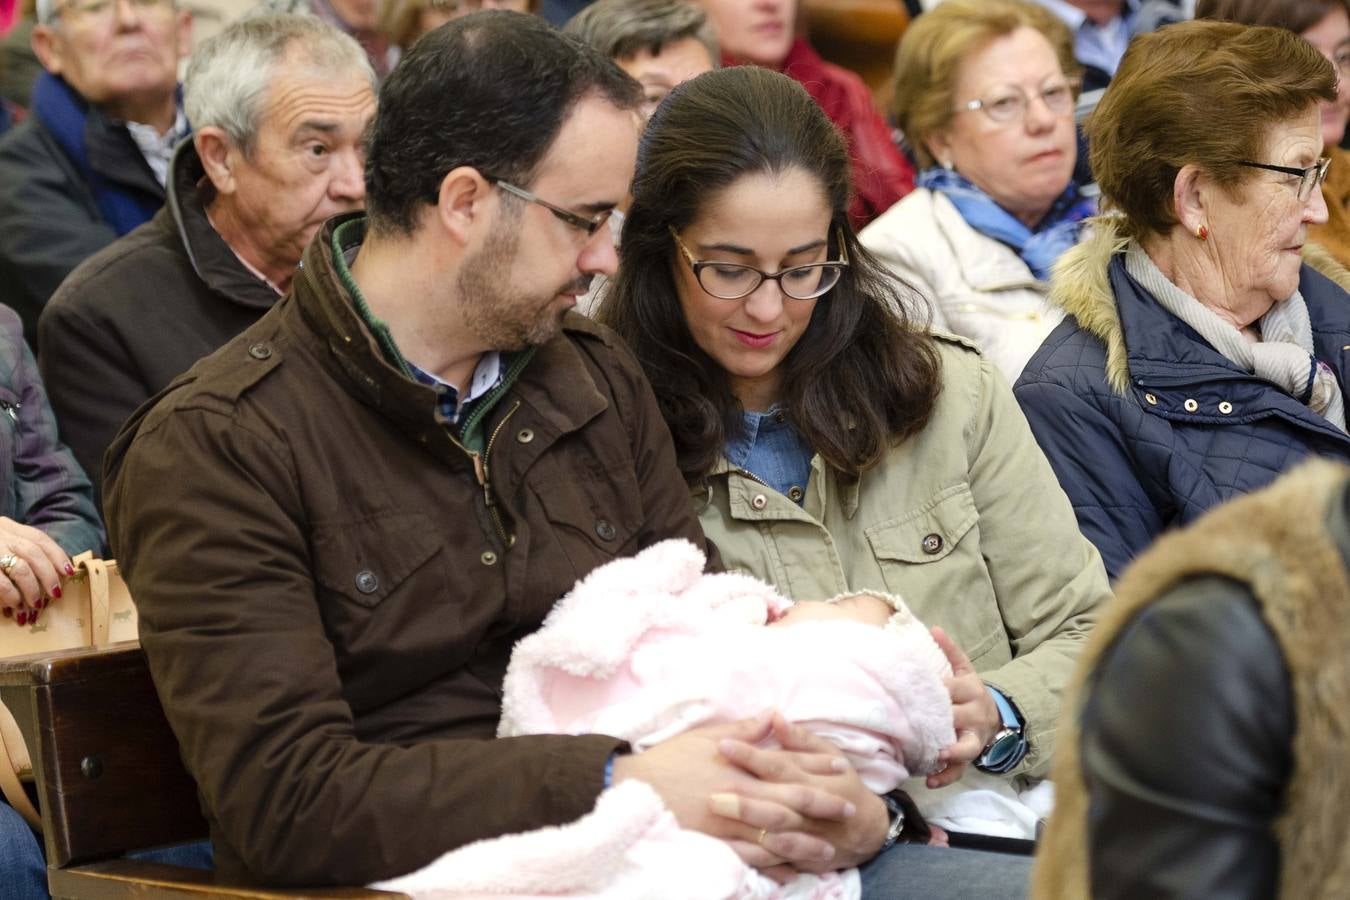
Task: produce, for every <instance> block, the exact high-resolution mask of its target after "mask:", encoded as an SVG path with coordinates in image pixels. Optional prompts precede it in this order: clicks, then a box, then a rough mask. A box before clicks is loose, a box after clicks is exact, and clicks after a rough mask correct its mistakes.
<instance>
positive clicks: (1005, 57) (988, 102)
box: [862, 0, 1095, 381]
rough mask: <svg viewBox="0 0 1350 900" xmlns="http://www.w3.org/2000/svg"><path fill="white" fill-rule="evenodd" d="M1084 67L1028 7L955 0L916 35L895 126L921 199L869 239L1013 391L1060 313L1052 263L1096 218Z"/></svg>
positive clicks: (907, 51) (1060, 32)
mask: <svg viewBox="0 0 1350 900" xmlns="http://www.w3.org/2000/svg"><path fill="white" fill-rule="evenodd" d="M1078 73H1079V67H1078V63H1077V62H1075V60H1074V57H1073V41H1072V38H1071V37H1070V35H1069V30H1068V29H1067V28H1066V27H1065V26H1064V24H1063V23H1062V22H1061V21H1060V20H1059V19H1058V18H1056V17H1055V16H1054V14H1053V13H1051V12H1049V11H1048V10H1046V9H1044V8H1042V7H1040V6H1036V5H1035V4H1031V3H1021V2H1017V0H948V2H946V3H943V4H942V5H941V6H939V7H937V8H936V9H934V10H933V11H932V12H929V13H925V14H924V15H923V16H921V17H920V18H919V19H918V20H917V21H916V22H915V23H914V24H913V25H912V26H910V28H909V30H908V31H907V32H906V33H905V36H904V39H903V40H902V41H901V42H900V49H899V52H898V54H897V56H896V63H895V101H894V111H895V116H896V120H897V121H898V123H899V124H900V127H901V129H902V130H903V131H904V132H905V135H906V137H907V138H908V139H909V142H910V145H911V146H912V147H913V148H914V153H915V155H916V156H917V157H918V160H919V165H920V172H919V176H918V178H917V185H918V187H917V189H916V190H915V191H914V192H913V193H912V194H910V195H909V196H907V197H905V198H904V199H903V200H901V201H900V202H899V203H897V204H896V205H895V206H893V207H891V209H890V210H889V211H888V212H886V213H885V214H884V215H882V216H881V217H880V218H878V219H877V220H876V221H875V222H873V223H872V224H871V225H869V226H868V227H867V228H866V229H865V230H864V231H863V233H862V241H863V244H864V246H866V247H867V248H868V249H870V250H872V252H874V253H875V254H876V255H877V256H878V257H879V258H880V259H881V260H882V261H883V262H885V263H886V265H887V266H888V267H889V268H890V269H891V271H893V272H894V273H895V274H897V275H898V276H900V278H901V279H903V280H904V281H906V282H908V283H909V284H911V285H913V286H914V287H916V288H917V289H918V290H919V291H920V293H922V294H923V295H924V296H925V297H926V298H927V299H928V302H929V305H930V310H929V313H930V315H931V325H932V327H933V328H935V329H939V330H945V331H951V332H953V333H955V334H959V335H962V336H964V337H967V338H970V339H971V340H973V341H974V342H975V343H977V344H978V345H980V347H981V348H982V349H983V350H984V352H985V353H987V354H988V355H989V356H990V358H991V359H993V360H994V362H995V363H996V364H997V365H998V367H999V369H1000V370H1001V371H1002V372H1003V375H1004V376H1005V377H1006V378H1007V379H1008V380H1009V381H1012V380H1013V379H1015V378H1016V377H1017V376H1018V374H1019V373H1020V372H1021V371H1022V366H1023V365H1024V364H1025V363H1026V361H1027V359H1028V358H1030V356H1031V354H1032V353H1033V352H1035V350H1036V348H1037V347H1039V346H1040V343H1041V341H1042V340H1043V339H1044V338H1045V336H1046V335H1047V334H1049V333H1050V330H1051V329H1052V328H1054V327H1055V325H1056V324H1058V323H1059V320H1060V318H1061V317H1062V313H1060V312H1059V311H1058V310H1056V309H1055V308H1053V307H1051V306H1049V305H1048V304H1047V303H1046V293H1047V292H1048V290H1049V277H1050V266H1051V264H1052V263H1053V262H1054V261H1055V259H1056V258H1057V257H1058V256H1059V254H1061V253H1063V252H1064V251H1065V250H1066V249H1068V248H1069V247H1070V246H1072V245H1073V244H1074V242H1075V241H1076V240H1077V239H1078V234H1079V229H1080V227H1081V223H1082V220H1083V219H1084V218H1085V217H1087V216H1089V215H1091V214H1092V213H1093V212H1095V205H1094V204H1093V203H1092V201H1091V200H1089V199H1087V198H1085V197H1083V196H1082V194H1081V193H1080V192H1079V190H1078V186H1077V185H1076V184H1075V183H1074V182H1073V171H1074V163H1075V162H1076V161H1077V149H1078V148H1077V141H1076V134H1075V131H1074V119H1073V111H1074V98H1075V96H1076V94H1077V87H1078Z"/></svg>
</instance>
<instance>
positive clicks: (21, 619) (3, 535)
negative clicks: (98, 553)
mask: <svg viewBox="0 0 1350 900" xmlns="http://www.w3.org/2000/svg"><path fill="white" fill-rule="evenodd" d="M63 574H65V575H74V574H75V566H74V565H73V564H72V563H71V561H70V557H69V556H67V555H66V552H65V551H64V550H62V549H61V548H60V546H58V545H57V543H56V541H54V540H52V539H51V538H50V537H48V536H47V534H46V533H44V532H43V531H41V530H39V529H37V528H33V527H32V526H29V525H23V524H20V523H19V522H16V521H14V520H13V519H11V518H9V517H7V516H0V613H2V614H3V615H4V617H5V618H9V619H13V620H14V621H15V622H16V623H18V624H19V625H30V624H32V623H33V622H36V621H37V620H38V616H39V615H40V614H41V612H42V610H43V609H45V608H46V607H47V605H48V604H49V603H51V602H52V601H53V600H57V599H59V598H60V597H61V576H62V575H63Z"/></svg>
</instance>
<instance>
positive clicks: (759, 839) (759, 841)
mask: <svg viewBox="0 0 1350 900" xmlns="http://www.w3.org/2000/svg"><path fill="white" fill-rule="evenodd" d="M768 835H769V829H767V828H761V829H760V830H759V837H757V838H755V843H756V844H759V845H760V846H761V847H763V846H764V838H766V837H768Z"/></svg>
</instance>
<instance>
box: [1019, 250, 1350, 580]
mask: <svg viewBox="0 0 1350 900" xmlns="http://www.w3.org/2000/svg"><path fill="white" fill-rule="evenodd" d="M1060 275H1061V273H1060V272H1059V271H1057V272H1056V278H1059V276H1060ZM1107 276H1108V279H1109V285H1110V293H1111V294H1112V295H1113V296H1114V307H1115V313H1116V315H1115V316H1112V315H1111V314H1110V311H1109V310H1103V309H1101V308H1096V309H1092V308H1090V307H1091V304H1093V303H1097V302H1104V303H1108V304H1109V302H1110V299H1111V298H1101V297H1093V296H1091V295H1092V290H1091V288H1090V287H1089V288H1088V289H1087V290H1080V291H1079V292H1078V297H1077V299H1076V300H1074V301H1073V302H1071V303H1065V304H1064V305H1065V306H1066V308H1068V309H1069V311H1070V316H1068V317H1066V318H1065V320H1064V321H1063V322H1061V323H1060V325H1059V327H1057V328H1056V329H1055V330H1054V331H1052V332H1051V333H1050V335H1049V337H1047V338H1046V339H1045V342H1044V343H1043V344H1041V348H1040V350H1038V351H1037V352H1036V354H1035V355H1034V356H1032V358H1031V361H1030V362H1028V363H1027V366H1026V368H1025V369H1024V370H1023V372H1022V376H1021V378H1019V379H1018V381H1017V384H1016V386H1015V387H1014V392H1015V393H1016V395H1017V400H1018V402H1019V403H1021V405H1022V410H1023V412H1025V413H1026V417H1027V420H1028V421H1029V422H1030V423H1031V429H1032V431H1033V432H1034V433H1035V435H1036V440H1037V441H1038V442H1039V443H1040V445H1041V449H1042V450H1044V451H1045V455H1046V456H1047V457H1048V458H1049V460H1050V464H1051V466H1052V467H1053V468H1054V470H1055V474H1056V475H1057V476H1058V477H1059V481H1060V484H1061V485H1062V486H1063V487H1064V490H1065V492H1066V493H1067V494H1068V495H1069V499H1070V500H1071V501H1073V506H1074V511H1075V513H1077V515H1078V526H1079V528H1080V529H1082V531H1083V534H1084V535H1085V536H1086V537H1087V538H1088V539H1089V540H1090V541H1092V542H1093V543H1094V544H1095V545H1096V546H1097V549H1098V550H1099V551H1101V554H1102V559H1103V560H1104V561H1105V563H1106V570H1107V572H1108V574H1109V575H1110V576H1111V578H1112V579H1113V580H1114V579H1116V578H1117V577H1119V575H1120V573H1121V571H1122V570H1123V569H1124V568H1125V566H1126V565H1127V564H1128V563H1129V562H1130V560H1131V559H1133V558H1134V557H1135V556H1137V555H1138V554H1139V553H1140V552H1141V551H1143V549H1144V548H1145V547H1147V546H1148V545H1149V544H1150V543H1151V542H1152V541H1153V539H1154V538H1155V537H1157V536H1158V534H1159V533H1160V532H1161V531H1163V530H1164V529H1165V528H1169V527H1172V526H1176V525H1184V524H1186V523H1187V522H1190V521H1192V520H1193V519H1196V518H1198V517H1199V516H1200V515H1201V514H1203V513H1204V512H1205V511H1206V510H1208V509H1209V508H1210V507H1212V506H1215V505H1217V504H1219V503H1222V502H1223V501H1225V500H1228V499H1229V498H1231V497H1235V496H1237V495H1239V494H1245V493H1247V492H1248V491H1252V490H1256V489H1257V488H1260V487H1262V486H1264V485H1266V484H1268V483H1270V482H1271V481H1273V480H1274V479H1275V478H1276V477H1277V476H1278V475H1280V474H1281V473H1282V472H1285V471H1287V470H1288V469H1289V468H1291V467H1292V466H1294V465H1295V464H1297V463H1298V462H1299V461H1300V460H1302V459H1304V458H1306V457H1308V456H1312V455H1319V456H1326V457H1330V458H1333V459H1339V460H1343V461H1350V437H1347V436H1346V434H1345V433H1343V432H1342V431H1340V430H1339V429H1337V428H1336V427H1335V426H1333V425H1331V423H1329V422H1328V421H1327V420H1326V419H1324V418H1322V417H1321V416H1320V415H1318V414H1317V413H1314V412H1313V411H1312V410H1311V409H1309V408H1308V407H1307V406H1305V405H1304V404H1303V403H1302V402H1300V401H1299V400H1298V399H1295V398H1294V397H1291V396H1289V395H1288V394H1286V393H1284V392H1283V391H1281V390H1280V389H1279V388H1277V387H1275V386H1274V385H1273V384H1271V383H1270V382H1268V381H1264V380H1262V379H1260V378H1257V377H1255V376H1253V375H1250V374H1248V373H1247V372H1246V371H1244V370H1243V369H1241V368H1239V367H1238V366H1236V365H1234V364H1233V363H1232V362H1229V361H1228V360H1227V359H1226V358H1224V357H1223V356H1221V355H1220V354H1219V353H1218V352H1217V351H1216V350H1214V348H1213V347H1211V346H1210V345H1209V344H1208V343H1207V342H1206V341H1205V340H1204V339H1203V338H1201V337H1200V335H1199V334H1198V333H1197V332H1196V331H1195V330H1193V329H1192V328H1191V327H1190V326H1189V325H1187V324H1186V323H1184V322H1182V321H1181V320H1180V319H1178V318H1176V317H1175V316H1173V315H1172V314H1171V313H1169V312H1167V311H1166V310H1165V309H1163V308H1162V307H1161V306H1160V305H1159V304H1158V303H1157V302H1156V301H1154V299H1153V298H1152V296H1151V295H1150V294H1149V293H1148V292H1147V291H1145V290H1144V288H1142V287H1141V286H1140V285H1139V283H1138V282H1136V281H1135V280H1134V279H1133V278H1131V277H1130V276H1129V274H1128V273H1127V272H1126V271H1125V265H1124V256H1123V255H1122V254H1119V253H1116V254H1114V255H1113V256H1112V257H1111V259H1110V263H1109V265H1108V266H1107ZM1299 290H1300V291H1301V293H1302V294H1303V298H1304V300H1305V302H1306V303H1307V305H1308V316H1309V318H1310V319H1311V322H1312V330H1313V340H1314V344H1315V347H1316V353H1317V357H1318V358H1319V359H1321V360H1323V361H1325V362H1326V363H1327V364H1328V365H1330V366H1331V367H1332V368H1334V369H1335V370H1336V375H1337V377H1338V379H1339V381H1340V383H1341V390H1342V391H1346V376H1347V373H1350V295H1347V294H1346V292H1345V291H1344V290H1342V289H1341V288H1340V287H1338V286H1337V285H1336V284H1335V283H1334V282H1332V281H1331V280H1329V279H1328V278H1326V277H1325V276H1323V275H1321V274H1320V273H1318V272H1317V271H1315V270H1313V269H1312V268H1311V267H1309V266H1308V265H1307V264H1305V265H1304V266H1303V271H1302V275H1301V277H1300V280H1299ZM1099 293H1102V294H1104V293H1105V291H1104V290H1102V291H1099ZM1061 299H1062V298H1061ZM1085 304H1087V305H1085ZM1075 306H1076V309H1077V315H1075V314H1074V312H1075ZM1103 313H1104V314H1103ZM1112 319H1114V320H1115V321H1114V322H1112V321H1111V320H1112ZM1080 321H1083V322H1089V323H1090V328H1089V327H1084V325H1082V324H1080ZM1113 327H1114V328H1115V329H1118V330H1117V331H1115V332H1113V331H1112V328H1113ZM1122 339H1123V344H1122V342H1121V341H1122ZM1113 345H1114V346H1113ZM1113 375H1114V377H1112V376H1113ZM1113 382H1114V385H1115V386H1113ZM1346 399H1347V401H1348V404H1347V405H1350V392H1347V396H1346Z"/></svg>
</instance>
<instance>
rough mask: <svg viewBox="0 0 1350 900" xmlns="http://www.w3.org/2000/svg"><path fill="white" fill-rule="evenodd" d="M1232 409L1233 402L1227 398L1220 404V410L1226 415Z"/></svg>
mask: <svg viewBox="0 0 1350 900" xmlns="http://www.w3.org/2000/svg"><path fill="white" fill-rule="evenodd" d="M1232 411H1233V404H1231V403H1229V402H1228V401H1227V400H1225V401H1223V402H1222V403H1220V404H1219V412H1221V413H1223V414H1224V415H1225V416H1226V415H1228V414H1229V413H1231V412H1232Z"/></svg>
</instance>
